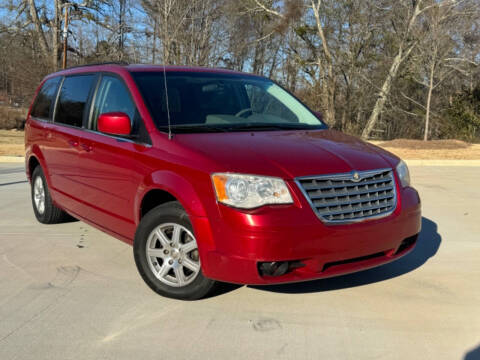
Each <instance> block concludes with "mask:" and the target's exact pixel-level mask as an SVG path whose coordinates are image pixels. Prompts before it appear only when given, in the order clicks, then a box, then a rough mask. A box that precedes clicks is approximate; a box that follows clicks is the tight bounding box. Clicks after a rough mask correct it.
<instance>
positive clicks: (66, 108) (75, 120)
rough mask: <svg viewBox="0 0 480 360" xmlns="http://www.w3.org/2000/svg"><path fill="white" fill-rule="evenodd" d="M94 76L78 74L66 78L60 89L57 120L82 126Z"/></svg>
mask: <svg viewBox="0 0 480 360" xmlns="http://www.w3.org/2000/svg"><path fill="white" fill-rule="evenodd" d="M94 78H95V76H94V75H78V76H70V77H67V78H65V81H64V82H63V84H62V88H61V89H60V97H59V99H58V106H57V112H56V115H55V122H59V123H62V124H67V125H71V126H78V127H81V126H82V120H83V114H84V112H85V105H86V102H87V99H88V95H89V93H90V89H91V87H92V83H93V80H94Z"/></svg>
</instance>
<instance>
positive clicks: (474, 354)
mask: <svg viewBox="0 0 480 360" xmlns="http://www.w3.org/2000/svg"><path fill="white" fill-rule="evenodd" d="M464 360H480V346H479V347H477V348H475V349H473V350H471V351H469V352H468V353H467V354H466V355H465V357H464Z"/></svg>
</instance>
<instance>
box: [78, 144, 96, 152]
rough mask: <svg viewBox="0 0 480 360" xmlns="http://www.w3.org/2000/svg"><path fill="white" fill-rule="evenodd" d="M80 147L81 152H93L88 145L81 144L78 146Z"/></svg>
mask: <svg viewBox="0 0 480 360" xmlns="http://www.w3.org/2000/svg"><path fill="white" fill-rule="evenodd" d="M80 146H81V147H82V149H83V150H85V151H86V152H90V151H92V150H93V147H92V145H88V144H81V145H80Z"/></svg>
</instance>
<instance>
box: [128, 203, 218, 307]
mask: <svg viewBox="0 0 480 360" xmlns="http://www.w3.org/2000/svg"><path fill="white" fill-rule="evenodd" d="M133 251H134V257H135V263H136V265H137V268H138V271H139V272H140V275H141V276H142V278H143V280H144V281H145V282H146V283H147V285H148V286H150V288H151V289H152V290H153V291H155V292H157V293H158V294H160V295H163V296H167V297H171V298H176V299H183V300H195V299H199V298H202V297H204V296H206V295H207V294H208V293H209V292H210V291H212V289H213V288H214V286H215V283H216V282H215V281H214V280H211V279H208V278H206V277H204V276H203V274H202V269H201V264H200V258H199V254H198V245H197V240H196V239H195V235H194V234H193V228H192V225H191V223H190V220H189V219H188V215H187V213H186V212H185V210H184V209H183V208H182V206H181V205H180V204H179V203H178V202H169V203H166V204H163V205H160V206H157V207H156V208H154V209H152V210H151V211H149V212H148V213H147V214H146V215H145V216H144V217H143V219H142V221H141V222H140V225H139V226H138V229H137V232H136V234H135V241H134V245H133Z"/></svg>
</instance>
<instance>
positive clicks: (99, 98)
mask: <svg viewBox="0 0 480 360" xmlns="http://www.w3.org/2000/svg"><path fill="white" fill-rule="evenodd" d="M117 111H120V112H123V113H125V114H127V115H128V117H129V118H130V121H133V120H134V119H135V113H136V108H135V105H134V103H133V101H132V99H131V97H130V93H129V91H128V89H127V88H126V86H125V85H124V83H123V82H122V80H120V79H119V78H117V77H113V76H104V77H103V78H102V82H101V83H100V86H99V87H98V90H97V95H96V96H95V102H94V105H93V117H92V121H93V123H92V129H94V130H96V129H97V119H98V117H99V116H100V115H101V114H105V113H109V112H117Z"/></svg>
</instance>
